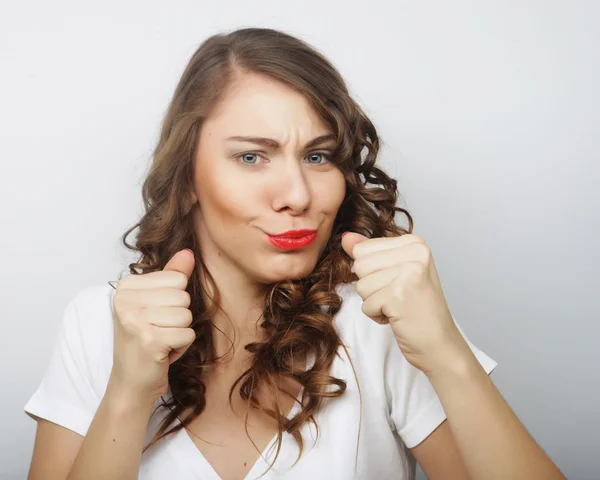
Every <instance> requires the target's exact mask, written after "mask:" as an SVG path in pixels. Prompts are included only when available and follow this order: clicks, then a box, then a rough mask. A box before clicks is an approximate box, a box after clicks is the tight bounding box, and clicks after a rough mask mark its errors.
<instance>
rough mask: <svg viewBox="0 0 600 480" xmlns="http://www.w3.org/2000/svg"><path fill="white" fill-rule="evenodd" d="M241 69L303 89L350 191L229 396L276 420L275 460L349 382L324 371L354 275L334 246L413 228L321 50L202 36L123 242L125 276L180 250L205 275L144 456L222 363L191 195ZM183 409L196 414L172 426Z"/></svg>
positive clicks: (275, 298)
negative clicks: (203, 143) (343, 294)
mask: <svg viewBox="0 0 600 480" xmlns="http://www.w3.org/2000/svg"><path fill="white" fill-rule="evenodd" d="M245 72H250V73H259V74H263V75H267V76H269V77H270V78H272V79H275V80H277V81H279V82H282V83H283V84H285V85H287V86H289V87H291V88H293V89H295V90H296V91H298V92H299V93H301V94H302V95H304V96H305V98H306V99H307V100H308V101H309V102H310V104H311V105H312V107H313V108H314V109H315V111H316V112H317V113H318V114H319V115H320V116H321V118H322V119H323V121H324V122H325V123H326V124H327V125H328V126H329V127H330V128H331V129H332V132H333V134H334V135H335V136H336V138H337V141H336V146H335V148H334V151H333V155H332V160H333V161H334V162H335V163H336V164H337V166H338V168H339V169H340V170H341V171H342V172H343V173H344V176H345V179H346V195H345V198H344V200H343V202H342V204H341V206H340V209H339V211H338V214H337V216H336V219H335V221H334V226H333V230H332V233H331V237H330V238H329V241H328V243H327V245H326V247H325V249H324V250H323V252H322V254H321V256H320V257H319V259H318V262H317V264H316V267H315V269H314V270H313V272H312V273H311V274H310V275H308V276H307V277H305V278H302V279H294V280H289V281H281V282H278V283H276V284H273V285H268V286H267V288H266V291H265V295H264V311H263V315H262V317H261V324H260V325H261V327H262V328H263V329H264V331H265V333H266V336H265V338H267V340H266V341H264V342H254V343H251V344H249V345H246V346H245V349H246V350H247V351H249V352H251V354H252V360H251V363H250V367H249V368H248V369H247V370H246V371H245V372H244V373H243V374H242V375H241V376H240V377H239V378H238V379H237V381H236V382H235V383H234V385H233V386H232V388H231V390H230V394H229V400H230V402H231V398H232V395H233V393H234V391H235V389H236V388H237V389H238V390H239V394H240V396H241V398H242V399H244V400H245V401H246V402H247V403H248V405H249V406H251V407H252V408H256V409H260V410H262V411H263V412H265V413H266V414H268V415H269V416H270V417H272V418H273V419H274V420H275V421H276V423H277V425H278V435H277V450H276V451H277V454H276V456H275V459H276V458H277V455H279V452H280V449H281V443H282V434H283V432H287V433H289V434H291V435H292V436H293V437H294V438H295V439H296V441H297V442H298V446H299V449H300V454H299V456H298V459H299V458H300V456H301V455H302V449H303V441H302V436H301V434H300V429H301V427H302V426H303V425H304V424H305V423H306V422H312V423H313V424H314V425H315V427H317V429H318V426H317V425H316V422H315V418H314V415H315V413H316V412H317V410H318V409H319V406H320V404H321V402H322V399H324V398H334V397H339V396H340V395H342V394H343V393H344V391H345V389H346V383H345V381H344V380H342V379H339V378H335V377H333V376H331V375H330V368H331V365H332V363H333V361H334V359H335V356H336V355H337V354H338V349H339V348H340V347H345V346H344V345H342V343H341V341H340V338H339V336H338V333H337V331H336V329H335V327H334V324H333V318H334V316H335V315H336V313H337V312H338V311H339V310H340V307H341V304H342V299H341V298H340V296H339V295H338V294H337V292H336V290H335V287H336V286H337V285H339V284H342V283H348V282H351V281H352V280H355V279H356V277H355V276H354V274H353V273H352V272H351V259H350V258H349V257H348V256H347V255H346V254H345V253H344V252H343V249H342V247H341V236H342V234H343V233H344V232H346V231H354V232H358V233H361V234H363V235H365V236H367V237H369V238H371V237H390V236H398V235H403V234H406V233H412V228H413V220H412V217H411V216H410V214H409V213H408V211H406V210H404V209H402V208H400V207H397V206H396V203H397V200H398V191H397V183H396V181H395V180H394V179H392V178H390V177H389V176H388V175H386V174H385V173H384V172H383V171H382V170H380V169H379V168H378V167H376V166H375V161H376V157H377V154H378V151H379V138H378V135H377V132H376V130H375V127H374V125H373V123H372V122H371V121H370V120H369V119H368V118H367V116H366V115H365V113H364V112H363V111H362V109H361V108H360V107H359V105H358V104H357V103H356V102H355V101H354V100H353V99H352V98H351V96H350V94H349V92H348V88H347V86H346V84H345V82H344V80H343V78H342V77H341V75H340V74H339V72H338V71H337V70H336V69H335V68H334V66H333V65H332V64H331V63H330V62H329V61H328V60H327V59H326V58H324V56H323V55H322V54H321V53H319V52H318V51H317V50H315V49H314V48H313V47H311V46H310V45H308V44H307V43H306V42H304V41H302V40H300V39H298V38H295V37H293V36H291V35H289V34H286V33H284V32H281V31H277V30H273V29H267V28H243V29H239V30H236V31H233V32H231V33H228V34H217V35H213V36H211V37H210V38H208V39H207V40H206V41H204V42H203V43H202V44H201V45H200V46H199V48H198V49H197V50H196V51H195V53H194V54H193V55H192V57H191V59H190V60H189V63H188V64H187V66H186V68H185V70H184V72H183V75H182V76H181V79H180V81H179V83H178V85H177V87H176V89H175V92H174V94H173V97H172V99H171V101H170V104H169V106H168V109H167V111H166V115H165V117H164V120H163V124H162V130H161V133H160V138H159V141H158V144H157V145H156V148H155V150H154V152H153V161H152V165H151V168H150V170H149V172H148V175H147V177H146V179H145V181H144V184H143V188H142V195H143V200H144V206H145V213H144V215H143V216H142V218H141V219H140V220H139V222H138V223H137V224H135V225H134V226H133V227H131V228H130V229H129V230H127V231H126V232H125V234H124V235H123V236H122V242H123V244H124V245H125V247H126V248H128V249H129V250H132V251H135V252H138V253H139V255H140V258H139V261H138V262H135V263H131V264H129V271H130V273H131V274H133V275H137V274H145V273H149V272H153V271H157V270H162V269H163V268H164V266H165V265H166V263H167V262H168V260H169V259H170V258H171V257H172V256H173V255H174V254H175V253H176V252H178V251H179V250H181V249H183V248H190V249H192V251H193V252H194V255H195V257H196V264H197V265H198V267H199V268H198V270H199V271H200V274H201V275H202V277H203V279H204V281H205V282H207V283H206V284H204V283H203V282H202V281H201V279H200V278H198V276H197V275H192V277H191V278H190V279H189V282H188V286H187V291H188V293H189V294H190V296H191V305H190V307H189V308H190V310H191V312H192V315H193V321H192V324H191V328H193V329H194V331H195V332H196V339H195V341H194V343H193V344H192V345H191V346H190V347H189V348H188V350H187V351H186V352H185V354H184V355H183V356H182V357H181V358H180V359H179V360H178V361H177V362H175V363H173V364H172V365H171V366H170V368H169V385H170V388H171V393H172V397H171V398H170V399H169V401H168V402H165V401H164V399H163V405H161V406H164V407H166V408H168V410H169V413H168V414H167V415H166V416H165V418H164V420H163V421H162V423H161V425H160V427H159V428H158V431H157V432H156V435H155V436H154V437H153V438H152V440H151V441H150V443H149V444H148V445H147V446H146V447H145V448H144V450H143V451H144V452H145V451H146V449H148V448H150V446H152V445H153V444H154V443H156V442H157V441H158V440H160V439H161V438H163V437H165V436H166V435H169V434H171V433H174V432H176V431H178V430H179V429H181V428H185V427H186V426H187V425H188V424H189V423H190V422H192V421H193V420H194V419H195V418H196V417H198V415H200V414H201V413H202V411H203V410H204V408H205V402H206V401H205V390H206V387H205V384H204V382H203V375H202V374H203V368H204V367H206V366H207V365H209V364H210V363H214V362H215V361H216V360H217V359H216V358H215V353H214V350H213V342H212V321H211V319H212V318H213V317H214V315H215V313H216V312H217V311H218V309H219V301H220V295H219V292H218V289H217V287H216V285H215V282H214V280H213V278H212V276H211V275H210V272H209V271H208V270H207V269H206V266H205V264H204V262H203V260H202V252H201V251H199V246H198V245H199V244H198V239H197V234H196V232H195V229H194V223H193V215H192V214H191V212H192V209H193V205H191V204H190V202H189V200H188V198H189V197H188V193H189V192H190V191H191V188H192V183H191V182H192V180H191V179H192V178H193V175H192V172H193V159H194V158H195V153H196V145H197V139H198V136H199V133H200V129H201V128H202V124H203V122H204V120H205V119H206V118H207V117H208V116H209V115H210V112H211V111H212V109H213V108H214V107H215V106H216V105H217V103H218V101H219V99H220V98H221V96H222V94H223V92H224V91H225V89H226V88H227V86H228V85H229V84H230V82H232V81H233V80H234V79H235V78H236V76H237V75H243V74H244V73H245ZM396 212H402V213H404V214H405V215H406V216H407V218H408V222H409V227H408V230H405V229H404V228H402V227H400V226H398V225H396V223H395V214H396ZM138 227H139V232H138V235H137V238H136V241H135V244H134V245H130V244H129V243H128V242H127V237H128V235H129V234H130V233H131V232H132V231H133V230H135V229H136V228H138ZM205 285H210V286H211V288H206V286H205ZM208 292H211V293H212V297H209V298H212V302H211V303H210V305H206V304H205V302H204V300H203V298H206V297H205V296H206V295H208ZM309 356H310V358H313V359H314V364H313V365H310V366H309V365H308V364H307V365H306V366H304V367H302V363H300V362H297V361H296V362H293V359H294V358H298V357H302V358H308V357H309ZM282 378H283V379H288V380H291V381H292V382H296V384H299V385H300V386H301V387H303V388H302V395H301V398H300V403H301V405H300V407H301V408H300V409H299V412H298V414H296V415H295V416H294V417H293V418H291V419H288V418H287V416H286V413H287V412H282V410H281V405H280V403H279V402H278V400H277V399H279V398H280V397H281V395H287V396H288V397H290V394H289V393H288V392H285V391H283V390H282V389H280V388H279V387H278V382H277V380H278V379H282ZM258 392H266V394H267V395H268V398H272V399H274V405H275V406H274V408H270V407H267V406H265V405H261V403H260V402H259V400H258ZM188 410H191V413H190V414H189V415H187V416H186V418H184V419H183V420H181V419H180V420H181V421H180V423H178V424H177V425H175V426H173V427H172V428H171V429H169V430H168V431H167V429H168V427H169V425H171V424H172V422H173V421H174V420H175V419H176V418H177V419H179V417H180V415H181V414H182V413H183V412H184V411H188ZM246 418H247V417H246ZM317 431H318V430H317ZM255 446H256V445H255ZM257 450H258V449H257ZM271 466H272V464H271Z"/></svg>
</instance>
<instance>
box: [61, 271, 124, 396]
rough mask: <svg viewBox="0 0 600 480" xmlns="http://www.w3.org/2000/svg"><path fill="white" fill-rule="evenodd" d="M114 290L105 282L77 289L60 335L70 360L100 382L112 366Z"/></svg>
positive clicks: (64, 318) (69, 305)
mask: <svg viewBox="0 0 600 480" xmlns="http://www.w3.org/2000/svg"><path fill="white" fill-rule="evenodd" d="M113 296H114V289H113V288H112V287H111V286H110V285H108V283H106V284H105V285H102V284H92V285H89V286H86V287H83V288H81V289H80V290H78V291H77V292H76V293H75V294H74V295H73V296H72V297H71V299H70V301H69V302H68V303H67V306H66V308H65V312H64V316H63V324H62V327H61V333H60V336H61V338H62V339H63V341H64V342H65V346H66V348H67V349H68V350H69V351H70V355H71V356H72V357H73V360H74V361H76V362H79V363H80V364H81V366H82V368H86V369H88V370H89V374H90V375H91V378H92V379H98V382H99V384H100V387H99V388H101V385H102V384H103V383H104V381H105V379H106V378H105V377H106V375H107V374H108V373H109V372H110V370H111V368H112V351H113V338H114V323H113Z"/></svg>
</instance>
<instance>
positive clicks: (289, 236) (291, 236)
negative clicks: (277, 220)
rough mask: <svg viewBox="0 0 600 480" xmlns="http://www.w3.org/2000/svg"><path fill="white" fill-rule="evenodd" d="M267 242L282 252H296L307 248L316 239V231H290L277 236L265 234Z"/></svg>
mask: <svg viewBox="0 0 600 480" xmlns="http://www.w3.org/2000/svg"><path fill="white" fill-rule="evenodd" d="M267 237H268V238H269V241H270V242H271V243H272V244H273V245H275V246H276V247H278V248H282V249H283V250H297V249H299V248H304V247H308V246H309V245H310V244H311V243H313V242H314V241H315V240H316V238H317V231H316V230H308V229H303V230H290V231H288V232H284V233H280V234H277V235H269V234H267Z"/></svg>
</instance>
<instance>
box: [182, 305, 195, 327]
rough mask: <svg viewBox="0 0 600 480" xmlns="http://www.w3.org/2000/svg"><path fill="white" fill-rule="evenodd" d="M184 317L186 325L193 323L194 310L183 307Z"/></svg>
mask: <svg viewBox="0 0 600 480" xmlns="http://www.w3.org/2000/svg"><path fill="white" fill-rule="evenodd" d="M183 319H184V325H185V326H186V327H189V326H190V325H191V324H192V321H193V320H194V316H193V315H192V311H191V310H190V309H189V308H184V309H183Z"/></svg>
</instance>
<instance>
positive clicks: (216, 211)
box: [197, 168, 248, 223]
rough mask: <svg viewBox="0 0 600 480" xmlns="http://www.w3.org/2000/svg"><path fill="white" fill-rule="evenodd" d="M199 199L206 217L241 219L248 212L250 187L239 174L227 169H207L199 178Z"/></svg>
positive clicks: (229, 219)
mask: <svg viewBox="0 0 600 480" xmlns="http://www.w3.org/2000/svg"><path fill="white" fill-rule="evenodd" d="M197 185H198V188H197V191H198V199H199V202H200V206H201V209H202V212H203V214H204V216H205V217H206V218H210V219H211V220H214V221H216V222H227V223H229V222H231V221H235V220H239V219H240V218H242V217H244V214H245V213H246V214H247V209H248V202H247V198H248V189H247V188H244V182H243V181H242V180H241V179H239V176H236V175H232V174H231V173H230V172H228V171H226V169H220V170H219V169H216V168H214V169H213V171H205V174H204V176H203V178H201V179H198V182H197Z"/></svg>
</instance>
